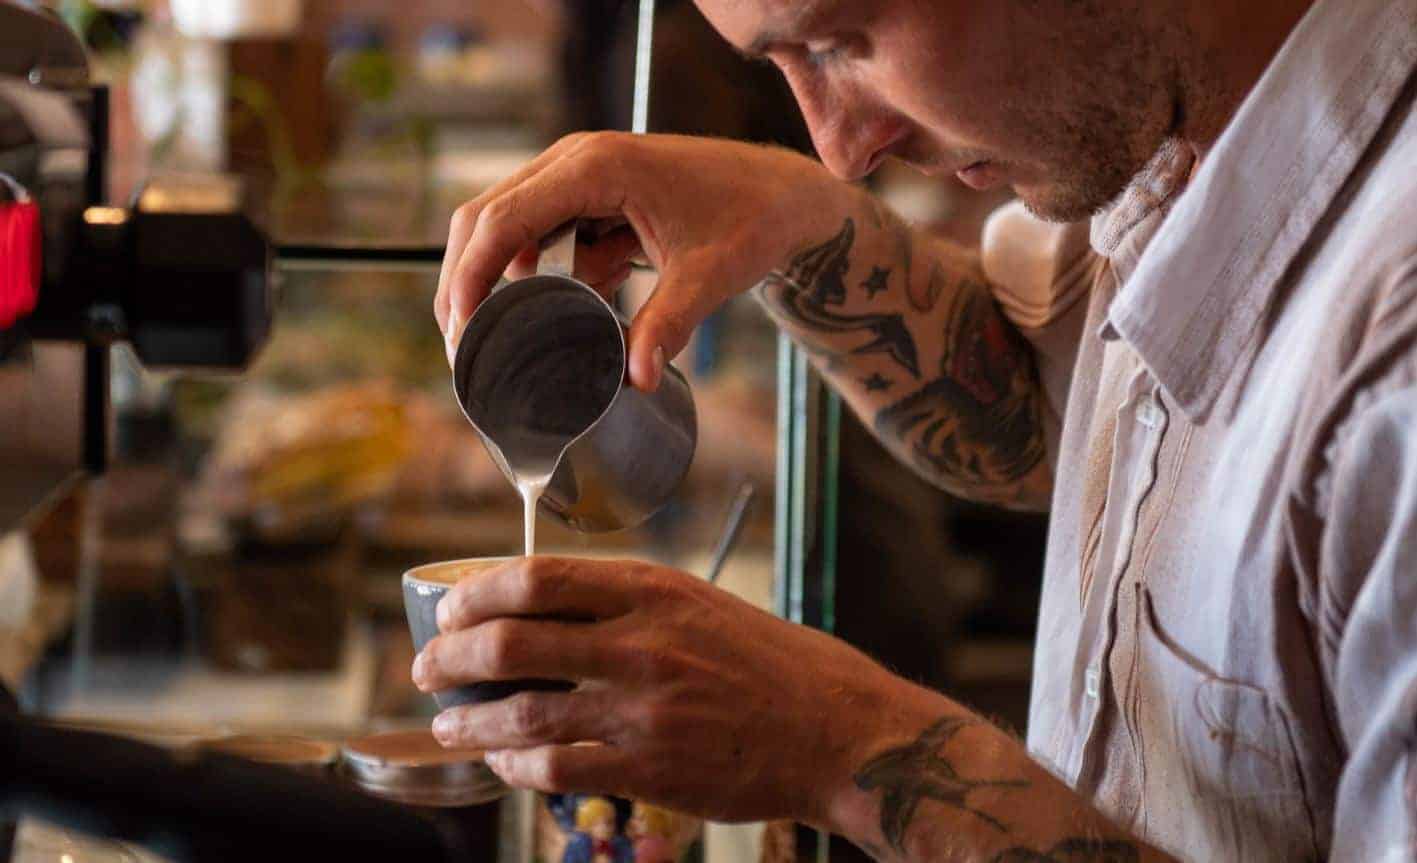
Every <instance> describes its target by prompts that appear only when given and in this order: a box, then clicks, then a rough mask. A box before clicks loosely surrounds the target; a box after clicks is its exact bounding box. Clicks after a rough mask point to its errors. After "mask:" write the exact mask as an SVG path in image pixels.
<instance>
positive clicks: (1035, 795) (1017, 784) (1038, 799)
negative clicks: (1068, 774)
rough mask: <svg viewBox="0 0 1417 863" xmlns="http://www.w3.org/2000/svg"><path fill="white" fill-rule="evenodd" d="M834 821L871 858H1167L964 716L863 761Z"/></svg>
mask: <svg viewBox="0 0 1417 863" xmlns="http://www.w3.org/2000/svg"><path fill="white" fill-rule="evenodd" d="M831 821H832V824H833V829H835V830H837V831H838V832H841V833H843V834H844V835H847V836H848V837H850V838H852V839H853V840H854V841H855V842H856V843H857V844H858V845H860V846H861V847H862V848H864V849H865V850H866V851H867V852H868V853H870V854H871V855H872V856H873V857H875V858H876V859H877V860H886V861H913V860H961V861H963V860H968V861H975V860H979V861H989V863H1143V861H1165V860H1171V859H1172V858H1171V857H1169V856H1168V855H1166V854H1164V853H1162V852H1160V851H1158V850H1157V849H1155V848H1152V847H1150V846H1148V845H1146V844H1145V843H1143V842H1140V841H1139V840H1137V839H1135V838H1133V837H1131V836H1128V835H1127V834H1126V833H1125V832H1123V831H1120V830H1118V829H1117V828H1116V827H1114V826H1113V825H1112V824H1111V823H1110V822H1109V821H1107V819H1106V818H1104V817H1103V816H1102V815H1101V814H1099V813H1098V812H1096V811H1095V810H1094V809H1092V808H1091V807H1090V806H1088V805H1087V803H1085V802H1084V801H1083V800H1082V799H1081V798H1080V797H1078V796H1077V794H1076V793H1075V792H1074V791H1072V790H1071V789H1069V788H1067V787H1066V786H1065V785H1063V784H1062V783H1061V782H1059V781H1058V780H1057V779H1055V778H1054V777H1053V776H1052V775H1051V774H1049V773H1048V772H1046V771H1045V770H1043V769H1042V768H1041V767H1039V766H1038V765H1037V764H1036V763H1034V762H1033V761H1032V760H1031V759H1030V758H1029V757H1028V755H1027V754H1026V753H1025V752H1024V751H1023V748H1022V747H1021V746H1020V745H1019V744H1018V742H1017V741H1016V740H1014V739H1013V738H1011V737H1010V736H1008V735H1007V734H1005V733H1004V732H1003V731H1001V730H1000V729H998V728H996V727H994V726H992V725H990V724H989V723H987V722H984V721H983V720H981V719H979V718H977V717H974V716H972V715H970V714H967V713H962V712H961V713H956V714H952V715H950V716H947V717H946V718H944V719H940V720H937V721H935V722H933V723H931V724H929V725H928V726H927V727H926V728H925V729H924V731H922V732H920V733H919V734H918V736H916V737H914V739H902V740H900V741H899V742H894V743H887V744H885V745H884V746H882V747H881V748H879V750H878V751H876V752H875V754H873V755H871V756H870V757H868V758H867V759H866V761H865V762H864V763H863V764H862V765H861V766H860V768H859V769H858V770H857V771H856V773H855V775H854V776H853V777H852V780H851V787H850V789H848V790H846V791H845V792H844V793H840V794H838V795H837V796H836V803H835V805H834V807H833V815H832V819H831Z"/></svg>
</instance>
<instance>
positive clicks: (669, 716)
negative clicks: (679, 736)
mask: <svg viewBox="0 0 1417 863" xmlns="http://www.w3.org/2000/svg"><path fill="white" fill-rule="evenodd" d="M639 726H640V731H641V733H643V734H644V736H645V737H647V738H649V739H651V740H662V739H665V738H666V737H669V736H671V735H672V734H673V733H674V732H675V722H674V713H673V711H672V710H670V709H669V708H667V707H665V706H664V705H660V704H650V705H648V706H646V707H645V708H644V709H642V710H641V711H640V717H639Z"/></svg>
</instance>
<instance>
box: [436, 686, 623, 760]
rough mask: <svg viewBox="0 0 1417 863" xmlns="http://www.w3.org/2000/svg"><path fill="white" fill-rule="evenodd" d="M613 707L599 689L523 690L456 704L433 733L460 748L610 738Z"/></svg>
mask: <svg viewBox="0 0 1417 863" xmlns="http://www.w3.org/2000/svg"><path fill="white" fill-rule="evenodd" d="M612 715H613V705H611V704H610V703H608V702H607V701H606V699H605V697H604V696H603V695H602V694H601V693H598V692H579V691H577V692H519V693H517V694H516V695H513V696H511V697H510V698H503V699H501V700H500V701H491V702H488V703H486V704H469V705H466V706H463V707H454V708H451V709H449V710H445V711H443V712H442V713H440V714H438V716H437V718H435V719H434V720H433V736H434V737H436V738H437V739H438V742H439V743H441V744H442V745H444V746H447V747H451V748H457V749H524V748H527V747H533V746H544V745H546V744H555V743H577V742H580V741H583V740H600V739H603V738H605V737H607V736H609V732H610V730H611V725H612V719H611V716H612Z"/></svg>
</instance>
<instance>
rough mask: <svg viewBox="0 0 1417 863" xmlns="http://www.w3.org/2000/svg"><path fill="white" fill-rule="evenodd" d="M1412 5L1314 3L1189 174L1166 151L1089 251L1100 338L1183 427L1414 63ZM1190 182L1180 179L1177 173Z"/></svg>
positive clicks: (1241, 354)
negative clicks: (1104, 268)
mask: <svg viewBox="0 0 1417 863" xmlns="http://www.w3.org/2000/svg"><path fill="white" fill-rule="evenodd" d="M1414 32H1417V0H1319V2H1318V3H1316V4H1315V5H1314V6H1313V8H1311V9H1310V10H1309V12H1308V14H1307V15H1306V16H1305V17H1304V19H1303V21H1301V22H1300V24H1299V25H1298V27H1297V28H1295V30H1294V32H1293V33H1292V34H1290V37H1289V39H1288V41H1287V42H1286V43H1285V45H1284V47H1283V48H1282V49H1281V50H1280V52H1279V54H1278V55H1277V56H1276V57H1275V59H1274V61H1273V62H1272V63H1271V64H1270V67H1269V69H1268V70H1266V72H1265V73H1264V75H1263V76H1262V77H1261V79H1260V82H1259V84H1258V85H1256V87H1255V89H1254V90H1253V91H1252V92H1251V93H1250V95H1249V96H1248V97H1247V98H1246V100H1245V102H1244V104H1243V105H1242V106H1241V107H1240V110H1239V112H1238V113H1237V114H1236V115H1235V118H1234V120H1233V121H1232V122H1231V123H1230V125H1229V127H1227V129H1226V130H1225V132H1224V133H1223V134H1222V135H1221V137H1220V139H1219V140H1218V141H1217V142H1216V145H1215V147H1214V149H1213V150H1211V151H1210V153H1209V154H1208V155H1207V156H1206V158H1205V159H1204V160H1203V161H1202V163H1201V165H1200V167H1199V170H1198V171H1196V172H1195V173H1194V175H1191V168H1192V166H1193V162H1194V154H1193V153H1192V152H1190V151H1189V148H1187V147H1185V145H1182V144H1180V143H1171V144H1168V145H1167V146H1166V147H1165V148H1163V149H1162V151H1161V152H1160V153H1158V154H1157V157H1156V158H1155V159H1153V161H1152V163H1151V164H1150V165H1149V166H1148V167H1147V169H1146V170H1145V171H1143V172H1142V174H1141V175H1139V176H1138V178H1137V180H1136V181H1134V182H1133V184H1132V186H1131V187H1130V188H1129V189H1128V191H1127V192H1126V194H1124V195H1123V197H1122V198H1121V199H1120V200H1119V201H1118V203H1117V204H1116V205H1114V206H1113V207H1112V208H1110V209H1109V210H1108V211H1107V212H1105V213H1103V214H1101V215H1099V216H1098V217H1097V218H1096V219H1094V221H1093V224H1092V237H1093V245H1094V247H1095V248H1096V249H1097V251H1098V252H1099V253H1101V254H1103V255H1106V256H1107V257H1108V258H1109V261H1110V262H1111V264H1112V267H1113V269H1114V272H1115V273H1116V275H1117V278H1118V281H1119V283H1120V284H1121V286H1122V287H1121V290H1120V291H1119V292H1118V294H1117V297H1116V299H1115V300H1113V303H1112V306H1111V308H1110V309H1109V311H1108V318H1107V324H1106V325H1105V326H1104V328H1103V333H1102V335H1103V337H1104V338H1109V337H1117V336H1119V337H1121V338H1123V339H1125V340H1126V341H1127V342H1128V343H1129V344H1130V345H1131V346H1132V348H1133V349H1134V350H1135V351H1136V352H1137V354H1138V355H1139V356H1140V357H1141V359H1142V361H1143V362H1145V363H1146V365H1147V366H1148V367H1149V368H1150V369H1151V372H1152V374H1154V375H1155V376H1156V378H1157V381H1158V383H1160V385H1161V386H1162V388H1163V389H1164V390H1166V392H1167V395H1169V396H1170V397H1171V399H1172V400H1173V401H1174V402H1175V403H1176V404H1178V405H1179V406H1180V408H1181V410H1183V411H1184V412H1185V413H1186V414H1187V416H1188V417H1189V418H1190V419H1191V420H1192V421H1194V422H1199V421H1201V420H1202V419H1203V418H1204V417H1205V415H1206V414H1207V413H1208V412H1209V410H1210V408H1211V406H1212V405H1213V404H1214V402H1215V399H1216V397H1217V396H1218V395H1219V393H1220V390H1221V389H1222V387H1223V386H1224V385H1225V382H1226V380H1227V379H1228V377H1229V375H1230V374H1233V373H1234V372H1235V371H1236V370H1237V369H1238V368H1240V367H1241V366H1242V365H1244V364H1246V363H1247V361H1248V360H1247V357H1248V355H1249V353H1250V352H1249V350H1248V348H1249V347H1250V345H1251V343H1252V341H1253V339H1254V338H1255V336H1256V334H1257V330H1258V329H1259V327H1260V326H1261V324H1262V323H1263V321H1264V319H1265V312H1266V310H1267V309H1268V307H1269V305H1270V303H1271V301H1272V299H1273V298H1274V295H1275V293H1276V289H1277V288H1278V286H1279V284H1280V282H1281V280H1282V279H1283V277H1284V274H1285V272H1286V270H1287V269H1288V268H1289V265H1290V264H1291V263H1292V262H1293V260H1294V259H1295V257H1296V256H1297V255H1298V254H1299V251H1300V249H1301V248H1302V247H1303V245H1304V244H1305V242H1306V241H1307V240H1308V239H1309V237H1310V236H1311V235H1312V233H1313V232H1314V229H1315V227H1316V226H1317V225H1318V223H1319V221H1320V220H1321V219H1322V218H1323V216H1324V214H1325V213H1326V211H1327V210H1328V209H1329V206H1330V204H1332V202H1333V200H1334V198H1335V197H1336V196H1337V195H1338V194H1339V192H1340V191H1341V189H1342V188H1343V186H1344V184H1345V183H1346V182H1347V180H1348V178H1349V177H1350V176H1351V174H1352V173H1353V170H1354V168H1355V167H1356V166H1357V164H1358V161H1359V160H1360V159H1361V158H1362V156H1363V154H1364V152H1365V151H1366V150H1367V148H1368V145H1369V144H1370V143H1371V141H1372V139H1373V137H1374V136H1375V135H1376V134H1377V132H1378V131H1379V129H1380V128H1381V126H1382V125H1383V122H1384V121H1385V120H1386V118H1387V116H1388V113H1389V111H1390V110H1391V107H1392V105H1393V102H1394V101H1395V100H1396V99H1397V97H1398V95H1399V94H1400V93H1401V91H1402V89H1403V86H1404V85H1405V83H1406V82H1407V80H1408V78H1409V77H1410V76H1411V74H1412V71H1413V68H1414V66H1417V40H1414V39H1413V38H1412V34H1413V33H1414ZM1188 177H1189V180H1190V181H1189V184H1188V183H1187V179H1188Z"/></svg>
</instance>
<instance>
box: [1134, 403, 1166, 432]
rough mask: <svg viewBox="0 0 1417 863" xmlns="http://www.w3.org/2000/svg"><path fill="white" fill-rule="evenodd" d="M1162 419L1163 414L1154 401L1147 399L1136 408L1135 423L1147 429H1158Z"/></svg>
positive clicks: (1163, 417)
mask: <svg viewBox="0 0 1417 863" xmlns="http://www.w3.org/2000/svg"><path fill="white" fill-rule="evenodd" d="M1164 419H1165V414H1164V413H1163V412H1162V410H1161V407H1160V406H1159V405H1157V403H1156V401H1155V400H1154V399H1147V400H1146V401H1144V402H1142V403H1141V407H1139V408H1137V422H1139V423H1141V424H1142V425H1144V426H1146V427H1147V428H1149V429H1156V428H1159V427H1160V426H1161V422H1162V420H1164Z"/></svg>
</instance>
